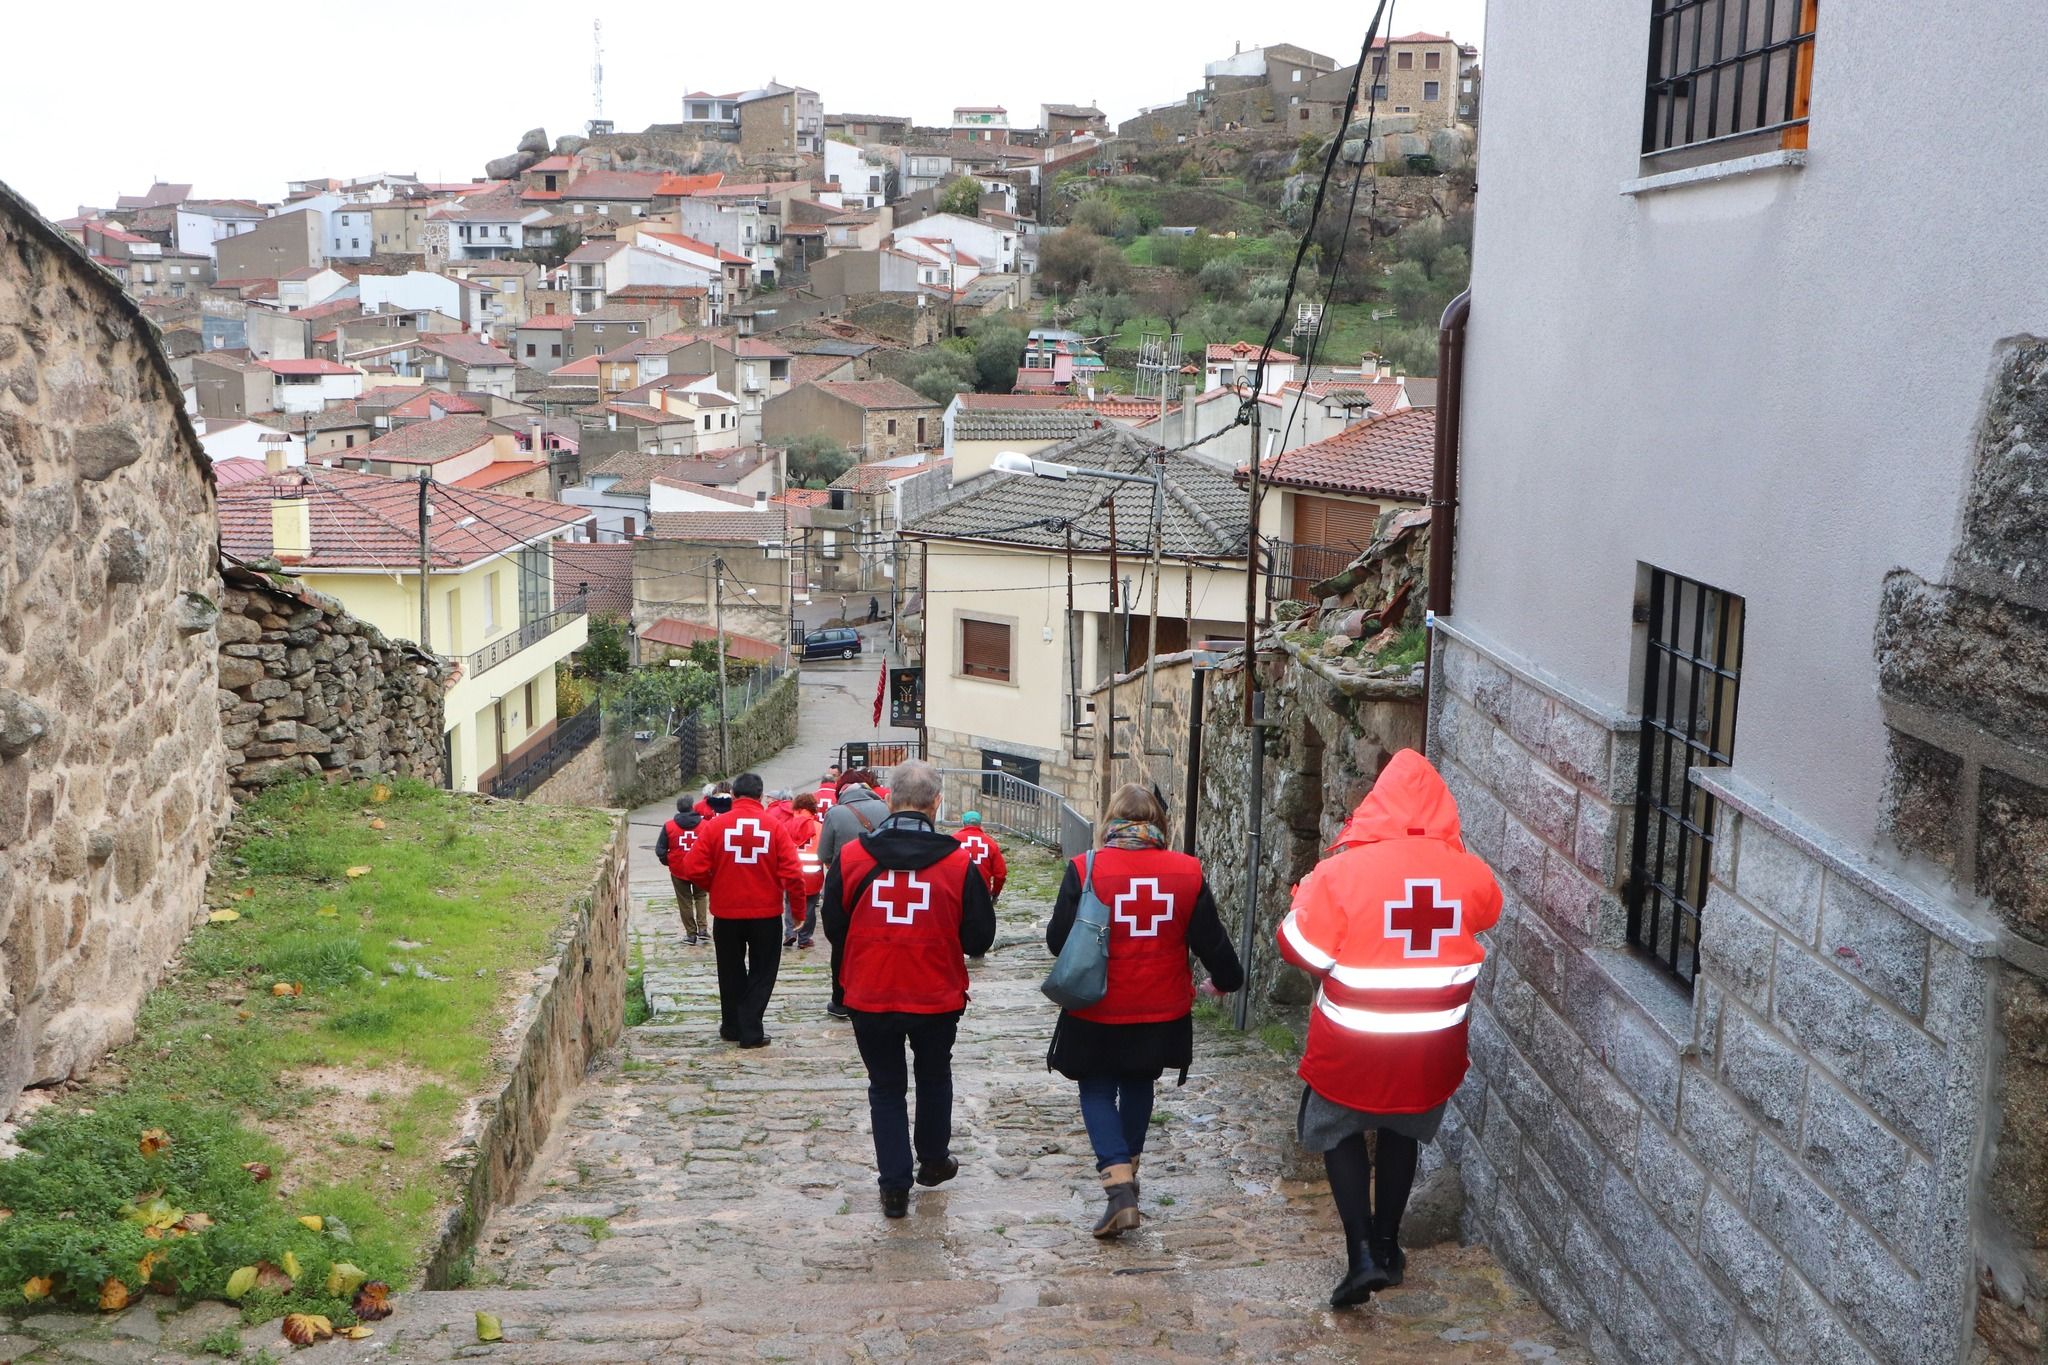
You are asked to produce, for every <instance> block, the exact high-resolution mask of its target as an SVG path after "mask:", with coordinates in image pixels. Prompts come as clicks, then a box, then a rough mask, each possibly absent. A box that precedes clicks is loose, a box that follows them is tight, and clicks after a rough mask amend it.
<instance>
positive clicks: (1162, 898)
mask: <svg viewBox="0 0 2048 1365" xmlns="http://www.w3.org/2000/svg"><path fill="white" fill-rule="evenodd" d="M1141 886H1142V887H1144V888H1145V899H1146V901H1147V902H1149V903H1150V904H1151V905H1153V906H1155V907H1160V906H1163V907H1164V908H1163V909H1154V910H1152V911H1150V912H1149V913H1150V914H1151V916H1152V922H1151V923H1150V924H1146V925H1143V926H1142V927H1141V926H1140V925H1139V923H1138V910H1137V906H1138V888H1139V887H1141ZM1127 907H1128V908H1127ZM1116 917H1117V920H1118V921H1119V922H1120V923H1123V924H1128V925H1129V926H1130V927H1131V937H1132V938H1157V937H1158V936H1159V926H1160V925H1162V924H1164V923H1166V922H1167V921H1168V920H1170V919H1172V918H1173V897H1171V896H1169V895H1167V894H1166V893H1165V892H1163V891H1161V890H1160V889H1159V879H1158V878H1157V877H1133V878H1131V884H1130V885H1129V886H1127V887H1125V888H1124V892H1123V894H1122V895H1120V896H1118V897H1117V898H1116Z"/></svg>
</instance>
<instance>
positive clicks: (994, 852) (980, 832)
mask: <svg viewBox="0 0 2048 1365" xmlns="http://www.w3.org/2000/svg"><path fill="white" fill-rule="evenodd" d="M953 837H954V838H955V839H958V840H959V841H960V847H962V848H964V849H966V850H967V856H968V857H970V858H972V859H973V860H974V865H975V866H976V867H978V868H980V869H981V879H982V880H983V881H985V882H987V883H988V893H989V895H991V896H1000V895H1002V894H1003V882H1004V881H1005V880H1007V879H1008V878H1009V875H1010V865H1009V864H1008V863H1006V862H1004V861H1003V846H1002V845H1001V844H999V843H997V842H996V840H995V836H994V835H993V834H990V833H989V832H988V831H987V830H985V829H983V828H982V827H981V826H980V825H962V826H960V828H958V829H956V830H954V831H953Z"/></svg>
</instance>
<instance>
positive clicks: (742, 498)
mask: <svg viewBox="0 0 2048 1365" xmlns="http://www.w3.org/2000/svg"><path fill="white" fill-rule="evenodd" d="M648 482H649V483H650V484H657V483H658V484H660V485H661V486H662V487H663V488H673V489H677V490H678V491H680V492H684V493H693V494H695V495H696V496H698V497H700V498H710V499H711V500H712V501H713V502H721V503H724V504H725V505H726V506H728V507H748V508H751V507H752V506H753V505H754V499H753V496H752V495H751V494H747V493H735V492H733V491H732V490H731V489H730V488H714V487H712V486H711V485H710V484H708V483H694V482H692V481H691V480H689V479H671V478H668V477H666V476H665V475H660V474H657V475H655V476H654V477H653V478H652V479H649V480H648Z"/></svg>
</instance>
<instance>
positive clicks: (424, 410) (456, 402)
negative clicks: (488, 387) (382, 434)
mask: <svg viewBox="0 0 2048 1365" xmlns="http://www.w3.org/2000/svg"><path fill="white" fill-rule="evenodd" d="M379 392H381V393H389V392H391V390H389V389H382V390H379ZM436 408H439V409H440V410H441V411H442V412H443V413H444V414H448V415H452V416H461V415H466V414H469V413H479V412H482V411H483V409H482V408H481V407H479V406H478V405H477V404H475V403H473V402H471V401H470V400H469V399H467V398H464V397H463V396H462V395H461V394H459V393H443V392H442V391H441V390H439V389H426V390H423V391H420V392H416V393H414V394H413V396H412V397H410V398H408V399H406V400H405V401H404V402H402V403H400V404H399V405H398V406H397V407H395V408H393V409H391V411H390V413H389V414H388V415H389V416H392V417H410V418H417V419H419V420H420V421H426V420H428V419H430V418H432V417H433V415H434V410H435V409H436Z"/></svg>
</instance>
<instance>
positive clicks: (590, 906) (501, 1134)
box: [425, 798, 631, 1289]
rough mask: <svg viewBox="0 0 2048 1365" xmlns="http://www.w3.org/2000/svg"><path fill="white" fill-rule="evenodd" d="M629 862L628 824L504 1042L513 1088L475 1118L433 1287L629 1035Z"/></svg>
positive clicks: (429, 1282)
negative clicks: (586, 1081)
mask: <svg viewBox="0 0 2048 1365" xmlns="http://www.w3.org/2000/svg"><path fill="white" fill-rule="evenodd" d="M479 799H483V798H479ZM627 859H628V844H627V825H626V822H625V821H624V820H623V819H622V820H619V821H618V823H617V827H616V830H615V832H614V833H613V835H612V841H611V844H610V845H609V846H608V847H607V848H606V849H605V851H604V853H603V854H602V855H601V856H600V858H599V861H598V865H597V866H596V868H594V869H593V871H592V874H591V880H590V886H589V888H588V889H587V890H585V891H584V892H583V893H582V894H581V895H579V896H577V897H576V899H575V900H574V901H572V902H571V903H570V905H569V908H568V914H567V916H566V917H565V918H564V920H563V922H562V925H561V927H560V928H559V929H558V930H557V931H556V933H555V936H554V940H553V943H554V955H553V958H552V960H551V961H550V962H549V963H548V964H547V965H545V966H543V967H542V968H541V969H540V971H539V973H538V974H537V976H536V978H535V981H534V983H533V985H532V987H531V988H530V989H529V990H528V991H527V993H526V996H525V998H524V999H522V1000H521V1001H520V1002H519V1006H518V1008H517V1009H516V1010H515V1011H514V1012H513V1015H512V1020H511V1022H510V1023H509V1024H507V1025H506V1027H505V1030H504V1032H503V1033H502V1034H501V1035H500V1039H501V1041H500V1046H499V1048H498V1051H497V1056H496V1065H497V1068H498V1071H499V1074H500V1075H502V1076H503V1077H504V1082H503V1084H502V1085H501V1086H500V1087H499V1089H498V1092H497V1094H495V1095H493V1096H491V1097H490V1098H488V1099H486V1100H484V1101H483V1103H482V1104H480V1105H479V1106H478V1107H477V1109H476V1111H475V1112H474V1113H473V1114H471V1115H470V1117H469V1120H468V1122H467V1123H466V1124H465V1125H464V1128H463V1133H462V1136H461V1138H460V1139H458V1142H457V1155H455V1156H454V1157H452V1158H451V1159H450V1161H449V1167H450V1169H452V1170H454V1171H456V1172H458V1173H459V1174H460V1175H461V1177H462V1196H461V1201H460V1202H459V1203H458V1204H457V1206H456V1207H455V1208H454V1209H452V1210H450V1211H449V1214H448V1217H447V1220H446V1221H445V1222H444V1223H443V1225H442V1230H441V1241H440V1244H439V1246H437V1247H436V1248H435V1250H434V1254H433V1256H432V1257H431V1258H430V1259H429V1261H428V1263H427V1270H426V1278H425V1287H426V1288H428V1289H445V1288H449V1287H451V1285H452V1283H453V1281H454V1279H455V1278H456V1272H457V1269H458V1267H459V1266H460V1265H461V1264H462V1263H463V1261H464V1260H465V1259H466V1258H467V1256H468V1254H469V1250H470V1248H471V1247H473V1246H474V1245H475V1244H476V1238H477V1234H478V1232H479V1231H480V1230H481V1229H482V1227H483V1223H484V1219H485V1218H487V1217H489V1216H490V1213H491V1211H492V1210H493V1209H496V1208H499V1207H501V1206H503V1205H505V1204H507V1203H510V1202H511V1201H512V1200H513V1199H514V1198H515V1197H516V1195H517V1194H518V1191H519V1182H520V1180H521V1178H522V1177H524V1176H525V1174H526V1172H527V1170H528V1169H529V1168H530V1167H531V1166H532V1165H533V1160H534V1158H535V1156H537V1155H538V1154H539V1152H540V1149H541V1146H542V1144H544V1143H545V1142H546V1141H547V1137H548V1132H549V1130H550V1129H551V1128H552V1127H553V1125H554V1121H555V1116H556V1114H557V1113H558V1112H559V1111H560V1110H561V1109H562V1107H563V1105H564V1104H565V1103H566V1102H567V1100H568V1099H569V1098H570V1096H571V1095H573V1094H574V1093H575V1091H576V1088H577V1087H578V1086H579V1085H581V1084H582V1081H583V1075H584V1072H585V1071H586V1070H587V1069H588V1067H589V1065H590V1061H591V1058H593V1057H594V1056H596V1054H597V1053H598V1052H599V1051H600V1050H601V1049H603V1048H607V1047H610V1046H611V1045H612V1044H614V1043H616V1042H617V1041H618V1040H619V1037H620V1035H621V1033H622V1032H623V1031H624V1029H625V1024H626V1013H625V1011H626V915H627V912H628V910H629V909H630V905H631V888H630V882H629V878H628V873H627V866H628V861H627Z"/></svg>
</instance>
